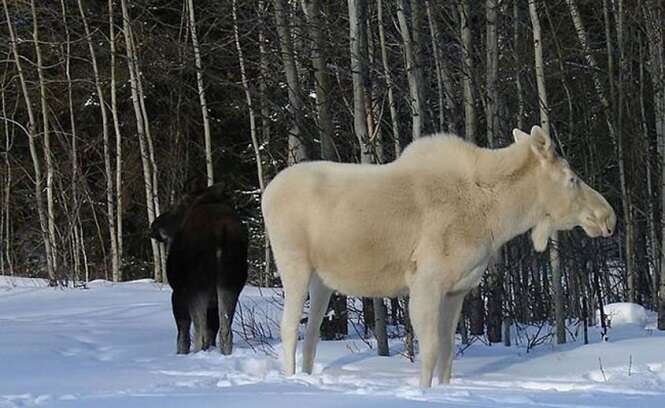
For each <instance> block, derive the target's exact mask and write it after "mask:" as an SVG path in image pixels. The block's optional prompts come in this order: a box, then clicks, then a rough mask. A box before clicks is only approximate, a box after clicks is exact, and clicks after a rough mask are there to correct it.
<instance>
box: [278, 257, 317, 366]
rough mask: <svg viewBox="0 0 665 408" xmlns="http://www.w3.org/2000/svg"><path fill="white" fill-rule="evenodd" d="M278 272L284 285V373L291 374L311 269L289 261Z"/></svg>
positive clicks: (282, 326) (282, 331) (294, 362)
mask: <svg viewBox="0 0 665 408" xmlns="http://www.w3.org/2000/svg"><path fill="white" fill-rule="evenodd" d="M278 265H279V264H278ZM280 274H281V276H282V286H283V287H284V312H283V313H282V324H281V335H282V347H283V350H284V374H286V375H293V374H295V372H296V344H297V343H298V324H300V316H301V315H302V310H303V306H304V304H305V298H306V297H307V287H308V286H309V280H310V276H311V274H312V269H311V268H310V267H309V265H307V264H306V263H301V264H299V265H296V264H294V263H290V264H289V265H286V267H283V268H280Z"/></svg>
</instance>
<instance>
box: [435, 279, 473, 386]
mask: <svg viewBox="0 0 665 408" xmlns="http://www.w3.org/2000/svg"><path fill="white" fill-rule="evenodd" d="M466 294H467V291H464V292H460V293H456V294H446V295H444V296H443V299H442V300H441V316H440V320H439V337H440V339H441V353H440V354H439V361H438V362H437V377H438V378H439V383H440V384H449V383H450V375H451V371H452V366H453V356H454V355H455V354H454V351H455V331H456V329H457V322H458V321H459V317H460V314H461V311H462V305H463V304H464V297H465V296H466Z"/></svg>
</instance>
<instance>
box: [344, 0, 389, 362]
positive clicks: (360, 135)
mask: <svg viewBox="0 0 665 408" xmlns="http://www.w3.org/2000/svg"><path fill="white" fill-rule="evenodd" d="M348 3H349V43H350V48H351V72H352V78H353V128H354V131H355V133H356V138H357V139H358V143H359V145H360V161H361V163H372V162H373V155H372V147H371V143H370V140H369V133H368V128H367V111H366V104H365V92H366V89H365V84H367V83H368V82H369V81H368V79H367V75H368V67H367V62H368V57H367V31H366V23H365V20H366V19H367V1H366V0H348ZM373 303H374V334H375V336H376V341H377V345H378V353H379V355H380V356H387V355H389V350H388V336H387V334H386V309H385V304H384V302H383V299H381V298H374V300H373Z"/></svg>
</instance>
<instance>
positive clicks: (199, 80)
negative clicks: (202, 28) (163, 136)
mask: <svg viewBox="0 0 665 408" xmlns="http://www.w3.org/2000/svg"><path fill="white" fill-rule="evenodd" d="M187 9H188V11H189V29H190V30H191V33H192V46H193V47H194V64H195V67H196V86H197V88H198V90H199V102H200V104H201V117H202V118H203V138H204V141H205V158H206V175H207V182H208V185H209V186H211V185H212V184H213V183H214V172H213V163H212V142H211V137H210V120H209V119H208V104H207V103H206V93H205V86H204V84H203V63H202V62H201V51H200V48H199V40H198V36H197V35H196V17H195V15H194V0H187Z"/></svg>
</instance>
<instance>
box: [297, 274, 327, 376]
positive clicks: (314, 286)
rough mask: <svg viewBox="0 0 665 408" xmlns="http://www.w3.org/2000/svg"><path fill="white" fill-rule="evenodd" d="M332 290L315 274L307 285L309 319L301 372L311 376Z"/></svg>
mask: <svg viewBox="0 0 665 408" xmlns="http://www.w3.org/2000/svg"><path fill="white" fill-rule="evenodd" d="M332 292H333V291H332V289H329V288H327V287H326V286H325V285H324V284H323V282H321V278H319V277H318V276H317V275H316V274H314V275H313V276H312V279H311V281H310V283H309V318H308V319H307V329H306V332H305V345H304V347H303V357H302V371H303V372H304V373H307V374H312V370H313V368H314V356H315V355H316V343H317V342H318V341H319V334H320V328H321V321H322V320H323V315H324V314H325V313H326V309H327V308H328V302H329V301H330V295H332Z"/></svg>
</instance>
